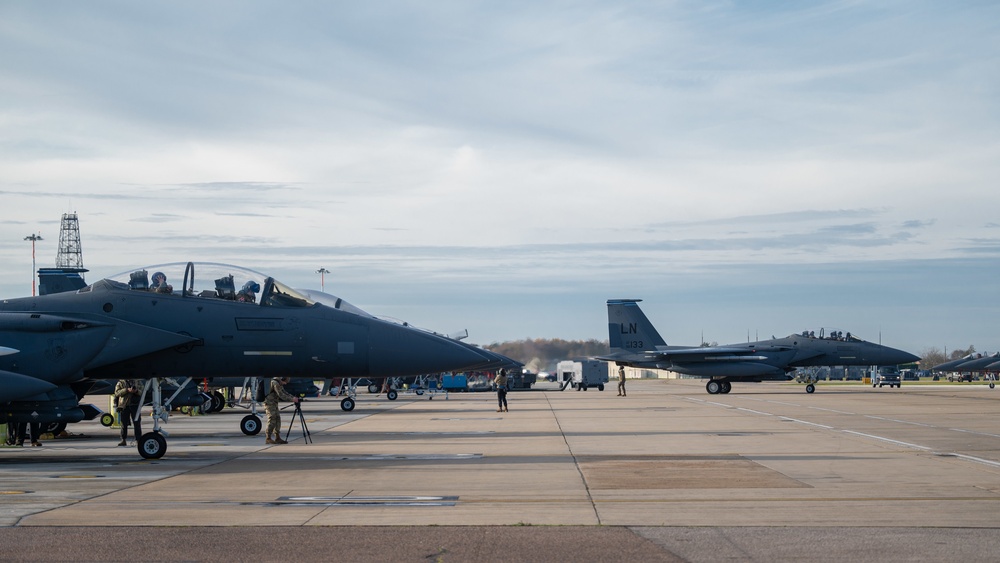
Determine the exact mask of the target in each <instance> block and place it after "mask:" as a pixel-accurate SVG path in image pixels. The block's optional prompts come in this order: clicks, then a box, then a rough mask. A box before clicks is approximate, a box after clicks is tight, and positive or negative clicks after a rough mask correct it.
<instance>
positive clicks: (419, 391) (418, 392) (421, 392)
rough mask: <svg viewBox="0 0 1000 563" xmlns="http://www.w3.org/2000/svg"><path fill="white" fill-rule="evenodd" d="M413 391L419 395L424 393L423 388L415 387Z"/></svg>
mask: <svg viewBox="0 0 1000 563" xmlns="http://www.w3.org/2000/svg"><path fill="white" fill-rule="evenodd" d="M414 393H416V394H417V396H420V395H423V394H424V390H423V389H416V390H414Z"/></svg>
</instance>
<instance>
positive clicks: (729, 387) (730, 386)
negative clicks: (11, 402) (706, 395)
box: [719, 381, 733, 395]
mask: <svg viewBox="0 0 1000 563" xmlns="http://www.w3.org/2000/svg"><path fill="white" fill-rule="evenodd" d="M732 390H733V384H732V383H730V382H728V381H723V382H722V389H720V390H719V392H720V393H722V394H723V395H725V394H726V393H729V392H730V391H732Z"/></svg>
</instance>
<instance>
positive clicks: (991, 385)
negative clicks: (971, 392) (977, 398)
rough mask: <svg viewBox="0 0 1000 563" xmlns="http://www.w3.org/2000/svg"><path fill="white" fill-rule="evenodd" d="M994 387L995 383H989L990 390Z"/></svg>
mask: <svg viewBox="0 0 1000 563" xmlns="http://www.w3.org/2000/svg"><path fill="white" fill-rule="evenodd" d="M996 385H997V384H996V383H993V382H992V381H991V382H990V389H993V388H994V387H996Z"/></svg>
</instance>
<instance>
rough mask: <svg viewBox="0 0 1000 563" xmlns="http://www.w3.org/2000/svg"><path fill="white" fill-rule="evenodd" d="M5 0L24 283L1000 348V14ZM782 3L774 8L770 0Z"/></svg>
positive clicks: (12, 228) (539, 322)
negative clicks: (276, 282)
mask: <svg viewBox="0 0 1000 563" xmlns="http://www.w3.org/2000/svg"><path fill="white" fill-rule="evenodd" d="M760 4H761V3H749V4H745V3H732V2H721V1H720V2H701V1H698V2H694V1H691V2H685V1H678V2H523V3H518V2H513V3H506V2H504V3H497V2H481V3H476V2H455V3H447V2H435V3H430V4H428V3H426V2H413V3H408V2H377V3H361V2H358V3H340V2H338V3H327V2H299V3H293V4H291V5H288V3H282V2H255V1H251V2H243V1H240V2H235V1H234V2H211V3H204V2H141V3H137V2H124V1H123V2H86V3H83V2H70V1H66V2H4V3H2V4H0V52H2V53H4V56H3V57H0V202H2V208H0V235H2V236H0V258H2V259H3V264H4V265H5V267H4V268H3V271H2V272H0V295H2V296H4V297H16V296H23V295H27V294H30V291H31V286H30V279H31V278H30V274H31V271H32V270H31V254H30V243H28V242H25V241H24V237H25V236H27V235H30V234H32V233H39V232H40V233H41V235H42V237H43V238H44V240H43V241H40V242H39V243H38V245H37V261H38V265H39V266H51V265H53V264H54V261H55V255H56V249H57V244H58V238H59V219H60V216H61V215H62V213H65V212H73V211H75V212H77V213H79V216H80V229H81V234H82V238H83V254H84V262H85V265H86V266H87V267H88V268H89V269H90V270H91V272H90V273H89V274H88V277H87V279H88V281H94V280H96V279H99V278H100V277H103V276H108V275H112V274H115V273H118V272H120V271H123V270H126V269H129V268H132V267H134V266H141V265H148V264H155V263H163V262H178V261H188V260H195V261H214V262H225V263H233V264H240V265H244V266H247V267H251V268H254V269H256V270H260V271H265V272H268V273H270V274H272V275H274V276H275V277H277V278H279V279H282V280H283V281H285V282H286V283H289V284H291V285H294V286H297V287H309V288H317V289H318V288H319V286H320V276H319V274H316V273H315V271H316V270H317V269H319V268H321V267H324V268H326V269H328V270H330V272H331V273H330V274H328V275H327V276H326V290H327V291H328V292H330V293H335V294H337V295H339V296H341V297H343V298H345V299H347V300H348V301H351V302H352V303H354V304H356V305H358V306H360V307H362V308H364V309H366V310H368V311H370V312H372V313H374V314H376V315H384V316H391V317H396V318H401V319H405V320H407V321H409V322H411V323H413V324H416V325H418V326H424V327H427V328H432V329H435V330H438V331H441V332H453V331H456V330H459V329H462V328H467V329H468V330H469V332H470V333H471V337H470V340H472V341H475V342H479V343H483V344H486V343H490V342H494V341H502V340H510V339H518V338H524V337H536V338H567V339H578V338H598V339H605V338H607V333H606V329H607V320H606V311H605V307H604V302H605V300H606V299H608V298H642V299H643V300H644V303H643V305H644V308H645V309H646V311H647V314H648V315H649V316H650V318H651V319H652V320H653V322H654V324H656V325H657V326H658V327H659V329H660V331H661V333H662V334H663V336H664V337H665V338H666V339H667V341H668V342H670V343H677V344H697V343H698V340H699V338H701V337H702V335H704V338H705V340H707V341H717V342H720V343H728V342H739V341H742V340H746V339H747V338H748V337H749V338H757V337H760V338H764V337H770V336H771V335H772V334H774V335H778V336H783V335H786V334H788V333H791V332H798V331H801V330H803V329H806V328H811V329H814V330H817V329H818V328H819V327H827V328H828V329H829V328H837V329H840V330H845V331H851V332H853V333H854V334H857V335H859V336H861V337H863V338H866V339H869V340H878V339H879V338H880V335H881V338H882V340H883V342H884V343H886V344H890V345H893V346H897V347H902V348H906V349H908V350H910V351H913V352H916V353H919V352H921V351H922V350H924V349H926V348H928V347H931V346H934V347H938V348H944V347H947V348H948V349H949V350H950V349H953V348H955V347H965V346H968V345H969V344H974V345H976V347H977V348H978V349H979V350H990V351H993V350H996V349H997V348H1000V329H998V328H997V327H998V323H997V318H998V313H1000V307H998V305H997V301H998V297H1000V292H998V291H997V290H998V285H1000V281H998V280H1000V268H998V256H1000V215H998V212H1000V205H998V204H1000V189H998V186H997V179H998V178H1000V174H998V172H1000V127H998V124H1000V112H998V107H1000V105H998V104H1000V6H998V5H997V4H996V3H995V2H954V3H942V2H932V1H919V0H918V1H911V0H906V1H898V2H893V1H888V2H886V1H879V2H866V1H847V0H845V1H830V2H795V3H790V4H789V3H781V4H778V3H774V4H771V3H762V4H763V5H764V6H765V7H761V6H760ZM772 6H773V7H772Z"/></svg>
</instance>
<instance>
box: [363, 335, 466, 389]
mask: <svg viewBox="0 0 1000 563" xmlns="http://www.w3.org/2000/svg"><path fill="white" fill-rule="evenodd" d="M369 343H370V349H369V373H370V375H372V376H376V377H395V376H403V375H421V374H425V373H441V372H446V371H462V370H465V369H469V368H471V367H473V366H477V365H480V364H482V363H483V362H485V361H486V358H485V357H484V356H482V355H480V354H479V353H477V352H476V350H475V349H474V348H471V347H467V346H464V345H462V344H459V343H458V342H456V341H454V340H451V339H449V338H445V337H443V336H438V335H436V334H432V333H429V332H425V331H422V330H418V329H414V328H410V327H405V326H400V325H394V324H390V323H377V324H376V325H373V326H372V327H371V328H370V330H369Z"/></svg>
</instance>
